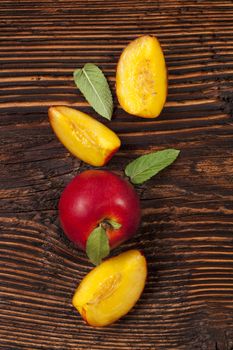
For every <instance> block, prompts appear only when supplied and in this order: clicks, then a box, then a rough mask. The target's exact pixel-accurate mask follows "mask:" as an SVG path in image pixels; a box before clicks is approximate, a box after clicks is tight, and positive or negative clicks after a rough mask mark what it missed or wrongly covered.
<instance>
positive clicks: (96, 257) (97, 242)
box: [86, 225, 110, 265]
mask: <svg viewBox="0 0 233 350" xmlns="http://www.w3.org/2000/svg"><path fill="white" fill-rule="evenodd" d="M86 253H87V256H88V258H89V259H90V260H91V262H92V263H93V264H94V265H99V264H100V263H101V261H102V259H103V258H105V257H106V256H107V255H108V254H109V253H110V247H109V241H108V236H107V234H106V231H105V229H104V228H103V227H102V226H101V225H100V226H98V227H96V228H95V229H94V230H93V231H92V232H91V234H90V235H89V237H88V240H87V245H86Z"/></svg>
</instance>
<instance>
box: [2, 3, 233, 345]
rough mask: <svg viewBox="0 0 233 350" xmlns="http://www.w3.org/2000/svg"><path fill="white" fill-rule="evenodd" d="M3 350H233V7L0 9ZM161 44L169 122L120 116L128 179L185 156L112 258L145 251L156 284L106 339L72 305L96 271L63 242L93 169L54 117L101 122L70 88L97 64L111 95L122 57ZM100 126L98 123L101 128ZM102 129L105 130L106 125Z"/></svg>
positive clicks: (150, 191)
mask: <svg viewBox="0 0 233 350" xmlns="http://www.w3.org/2000/svg"><path fill="white" fill-rule="evenodd" d="M0 7H1V11H0V16H1V22H0V26H1V31H0V35H1V51H0V57H1V58H0V61H1V71H0V76H1V79H0V84H1V90H0V93H1V106H0V108H1V119H0V125H1V140H0V142H1V171H0V186H1V192H0V195H1V202H0V227H1V236H0V239H1V243H0V247H1V272H0V273H1V311H0V315H1V318H0V339H1V340H0V349H1V350H20V349H25V350H26V349H27V350H29V349H30V350H32V349H33V350H36V349H43V350H53V349H54V350H55V349H56V350H81V349H89V350H90V349H98V350H101V349H111V350H119V349H125V350H126V349H138V350H139V349H140V350H141V349H146V350H149V349H150V350H152V349H153V350H160V349H161V350H162V349H166V350H181V349H184V350H232V349H233V301H232V299H233V232H232V231H233V205H232V189H233V158H232V156H233V150H232V146H233V141H232V136H233V126H232V115H233V97H232V91H233V75H232V74H233V3H232V1H230V0H225V1H224V0H223V1H221V0H220V1H215V0H214V1H201V0H199V1H198V0H196V1H194V0H193V1H185V0H167V1H162V0H159V1H147V0H143V1H140V0H132V1H131V0H128V1H123V0H119V1H113V0H105V1H103V0H96V1H94V0H90V1H81V0H58V1H55V0H38V1H31V0H21V1H20V0H19V1H13V0H1V3H0ZM145 33H151V34H154V35H156V36H157V37H158V38H159V40H160V42H161V45H162V47H163V50H164V53H165V57H166V62H167V66H168V71H169V95H168V100H167V103H166V106H165V108H164V110H163V112H162V114H161V116H160V117H159V118H157V119H154V120H144V119H140V118H136V117H132V116H130V115H127V113H125V112H123V111H122V109H120V108H119V106H117V100H116V97H115V98H114V99H115V105H116V106H117V107H116V109H115V112H114V118H113V120H112V121H111V123H109V125H110V126H111V128H112V129H113V130H115V131H116V132H117V133H118V134H119V135H120V137H121V140H122V144H123V145H122V147H121V149H120V151H119V152H118V153H117V155H116V156H115V157H114V158H113V159H112V161H111V162H110V163H109V165H108V167H107V168H108V169H111V170H113V171H115V172H117V173H118V174H123V168H124V167H125V166H126V164H128V162H129V161H130V160H131V159H133V158H135V157H136V156H138V155H141V154H144V153H147V152H149V151H152V150H159V149H163V148H168V147H175V148H178V149H180V150H181V155H180V157H179V159H178V160H177V162H176V163H174V164H173V165H172V166H171V167H170V168H169V169H167V170H166V171H164V172H162V173H160V175H158V176H157V177H155V178H154V179H152V180H151V181H149V182H147V183H146V184H144V185H143V186H139V187H138V188H137V191H138V193H139V195H140V198H141V205H142V211H143V218H142V225H141V228H140V230H139V232H138V234H137V235H136V236H135V238H134V239H132V240H130V241H128V242H127V243H125V244H124V245H122V246H121V247H120V248H118V249H116V250H115V251H114V254H117V253H119V252H121V251H125V250H127V249H130V248H140V249H143V250H144V252H145V255H146V257H147V260H148V268H149V276H148V281H147V284H146V288H145V291H144V293H143V295H142V297H141V299H140V301H139V302H138V303H137V305H136V306H135V308H134V309H133V310H132V311H131V312H130V313H129V314H128V315H127V316H126V317H124V318H123V319H121V320H120V321H118V322H117V323H116V324H114V325H112V326H109V327H107V328H104V329H100V328H99V329H98V328H97V329H94V328H91V327H88V326H87V325H85V324H84V322H83V321H82V320H81V318H80V316H79V315H78V313H77V312H76V311H75V310H74V308H73V307H72V305H71V297H72V295H73V292H74V289H75V287H76V285H77V284H78V283H79V282H80V280H81V279H82V278H83V277H84V276H85V274H86V273H87V272H88V271H90V269H91V268H92V266H91V264H90V263H89V262H88V260H87V258H86V256H85V254H84V253H82V252H80V251H79V250H78V249H76V248H75V247H74V246H73V245H72V244H71V243H70V242H69V241H68V240H67V239H66V238H65V237H64V234H63V232H62V230H61V228H60V226H59V222H58V218H57V203H58V199H59V196H60V194H61V192H62V190H63V188H64V187H65V185H66V184H67V183H68V182H69V181H70V180H71V179H72V178H73V177H74V175H75V174H77V173H79V172H80V171H83V170H84V169H87V168H89V167H88V166H87V165H85V164H83V163H82V162H80V161H79V160H78V159H75V158H74V157H73V156H71V155H70V154H69V153H68V151H66V149H65V148H64V147H63V146H62V145H61V144H60V143H59V142H58V140H57V139H56V137H55V136H54V134H53V132H52V130H51V128H50V125H49V122H48V117H47V108H48V106H50V105H54V104H65V105H70V106H75V107H77V108H80V110H82V111H85V112H88V113H90V114H92V115H94V116H95V117H97V115H96V114H95V113H94V112H93V110H92V109H91V108H90V106H89V105H88V104H87V103H86V102H85V99H84V98H83V97H82V96H81V94H80V93H79V91H78V90H77V89H76V88H75V86H74V83H73V80H72V72H73V71H74V69H75V68H78V67H81V66H82V65H83V64H85V63H87V62H93V63H96V64H97V65H99V66H100V67H101V68H102V69H103V71H104V72H105V74H106V75H107V77H108V79H109V82H110V84H111V87H112V91H113V92H114V95H115V91H114V83H115V71H116V64H117V60H118V58H119V55H120V53H121V51H122V49H123V47H124V46H125V45H126V44H127V43H128V42H129V41H130V40H132V39H134V38H135V37H137V36H138V35H141V34H145ZM97 118H99V117H97ZM100 120H103V119H100Z"/></svg>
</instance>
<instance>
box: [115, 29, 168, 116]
mask: <svg viewBox="0 0 233 350" xmlns="http://www.w3.org/2000/svg"><path fill="white" fill-rule="evenodd" d="M116 93H117V97H118V100H119V103H120V105H121V107H122V108H123V109H124V110H125V111H126V112H128V113H130V114H133V115H136V116H139V117H144V118H155V117H157V116H158V115H159V114H160V113H161V111H162V109H163V106H164V104H165V102H166V97H167V69H166V63H165V59H164V55H163V51H162V49H161V46H160V44H159V41H158V39H157V38H156V37H154V36H150V35H145V36H141V37H139V38H137V39H135V40H133V41H132V42H131V43H130V44H129V45H128V46H126V48H125V49H124V51H123V52H122V54H121V57H120V59H119V62H118V65H117V73H116Z"/></svg>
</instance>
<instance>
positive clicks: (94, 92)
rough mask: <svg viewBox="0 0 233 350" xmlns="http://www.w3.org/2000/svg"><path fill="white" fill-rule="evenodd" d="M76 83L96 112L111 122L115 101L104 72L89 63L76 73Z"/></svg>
mask: <svg viewBox="0 0 233 350" xmlns="http://www.w3.org/2000/svg"><path fill="white" fill-rule="evenodd" d="M74 81H75V84H76V85H77V87H78V88H79V89H80V91H81V92H82V94H83V95H84V97H85V98H86V100H87V101H88V102H89V103H90V105H91V106H92V107H93V108H94V110H95V111H96V112H97V113H99V114H100V115H102V117H104V118H106V119H108V120H111V117H112V112H113V100H112V94H111V91H110V88H109V85H108V82H107V79H106V78H105V76H104V74H103V72H102V71H101V70H100V69H99V68H98V67H97V66H96V65H95V64H93V63H87V64H85V66H84V67H83V68H82V69H77V70H75V71H74Z"/></svg>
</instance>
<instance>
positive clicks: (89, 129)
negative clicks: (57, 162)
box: [49, 106, 121, 166]
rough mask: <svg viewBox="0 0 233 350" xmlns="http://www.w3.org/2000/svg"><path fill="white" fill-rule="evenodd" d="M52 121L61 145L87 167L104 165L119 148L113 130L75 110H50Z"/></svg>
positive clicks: (54, 108)
mask: <svg viewBox="0 0 233 350" xmlns="http://www.w3.org/2000/svg"><path fill="white" fill-rule="evenodd" d="M49 120H50V124H51V126H52V128H53V130H54V132H55V134H56V135H57V137H58V139H59V140H60V141H61V143H62V144H63V145H64V146H65V147H66V148H67V149H68V150H69V151H70V152H71V153H72V154H73V155H74V156H76V157H78V158H79V159H81V160H83V161H84V162H86V163H88V164H91V165H94V166H103V165H105V164H106V163H107V162H108V160H109V159H110V158H111V157H112V156H113V154H114V153H115V152H116V151H117V150H118V148H119V147H120V144H121V142H120V139H119V138H118V136H117V135H116V134H115V133H114V132H113V131H112V130H110V129H109V128H107V127H106V126H105V125H104V124H102V123H100V122H99V121H97V120H96V119H94V118H92V117H90V116H89V115H87V114H85V113H82V112H80V111H77V110H76V109H73V108H70V107H65V106H56V107H50V108H49Z"/></svg>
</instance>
